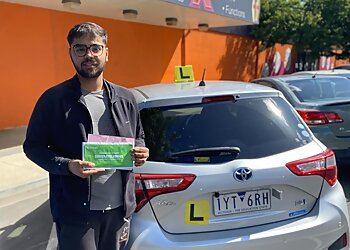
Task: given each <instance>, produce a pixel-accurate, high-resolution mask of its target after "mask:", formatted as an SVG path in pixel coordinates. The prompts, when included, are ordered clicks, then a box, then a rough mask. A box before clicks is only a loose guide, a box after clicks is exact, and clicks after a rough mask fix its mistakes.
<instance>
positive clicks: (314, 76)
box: [312, 71, 317, 79]
mask: <svg viewBox="0 0 350 250" xmlns="http://www.w3.org/2000/svg"><path fill="white" fill-rule="evenodd" d="M316 75H317V71H316V72H315V74H314V75H313V76H312V79H314V78H316Z"/></svg>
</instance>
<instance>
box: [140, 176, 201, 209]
mask: <svg viewBox="0 0 350 250" xmlns="http://www.w3.org/2000/svg"><path fill="white" fill-rule="evenodd" d="M195 178H196V176H195V175H192V174H138V175H135V179H136V185H135V194H136V203H137V207H136V210H135V211H136V212H137V211H139V210H140V209H141V208H142V207H143V206H144V205H145V204H146V203H147V200H148V199H150V200H151V199H152V198H153V197H155V196H157V195H160V194H165V193H171V192H178V191H181V190H185V189H186V188H188V187H189V186H190V185H191V183H192V182H193V181H194V179H195ZM141 180H142V181H143V182H144V184H145V188H146V191H147V194H145V192H144V188H143V184H142V182H141Z"/></svg>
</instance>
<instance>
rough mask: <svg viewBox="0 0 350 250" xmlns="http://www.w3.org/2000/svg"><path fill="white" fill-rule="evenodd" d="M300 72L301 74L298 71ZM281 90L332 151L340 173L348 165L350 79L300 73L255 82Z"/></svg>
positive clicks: (349, 157)
mask: <svg viewBox="0 0 350 250" xmlns="http://www.w3.org/2000/svg"><path fill="white" fill-rule="evenodd" d="M301 73H302V72H301ZM253 82H254V83H257V84H260V85H264V86H268V87H272V88H274V89H277V90H279V91H281V92H282V93H283V94H284V96H285V97H286V98H287V100H288V101H289V102H290V103H291V104H292V106H293V107H295V109H296V110H297V111H298V113H299V114H300V115H301V117H302V118H303V119H304V121H305V122H306V123H307V125H308V126H309V127H310V129H311V130H312V132H313V134H314V135H315V136H316V137H317V138H318V139H319V140H320V141H321V142H323V143H324V144H325V145H326V146H327V147H329V148H331V149H332V150H333V151H334V152H335V154H336V158H337V162H338V167H339V169H340V170H341V171H344V173H345V170H346V168H347V169H349V162H350V79H348V78H346V77H340V76H335V75H321V74H316V75H315V74H299V75H295V74H292V75H284V76H274V77H264V78H260V79H256V80H254V81H253Z"/></svg>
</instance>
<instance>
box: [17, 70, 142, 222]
mask: <svg viewBox="0 0 350 250" xmlns="http://www.w3.org/2000/svg"><path fill="white" fill-rule="evenodd" d="M104 87H105V90H106V91H107V93H108V97H109V101H110V105H111V106H110V108H111V112H112V119H113V122H114V125H115V129H116V132H117V135H119V136H123V137H131V138H135V145H136V146H144V132H143V129H142V126H141V121H140V116H139V112H138V108H137V104H136V102H135V98H134V97H133V95H132V93H131V92H130V90H128V89H126V88H123V87H120V86H117V85H114V84H112V83H109V82H108V81H106V80H104ZM89 133H92V121H91V116H90V113H89V111H88V109H87V107H86V104H85V101H84V98H83V96H82V93H81V90H80V83H79V79H78V77H77V76H74V77H73V78H71V79H69V80H67V81H65V82H63V83H61V84H59V85H57V86H54V87H52V88H50V89H48V90H47V91H46V92H45V93H44V94H43V95H42V96H41V97H40V98H39V100H38V102H37V104H36V106H35V108H34V111H33V113H32V116H31V118H30V122H29V125H28V129H27V136H26V140H25V142H24V145H23V149H24V152H25V154H26V155H27V157H28V158H29V159H31V160H32V161H33V162H34V163H36V164H37V165H39V166H40V167H42V168H44V169H45V170H47V171H48V172H49V175H50V205H51V213H52V215H53V219H54V221H56V222H76V223H85V221H86V218H87V216H88V215H89V211H90V210H89V207H90V204H89V200H90V190H89V178H87V179H83V178H80V177H78V176H76V175H74V174H72V173H71V172H70V171H69V170H68V161H69V160H70V159H82V142H85V141H87V135H88V134H89ZM121 172H122V176H123V187H124V188H125V194H124V207H125V213H126V214H125V217H129V216H130V215H131V214H132V213H133V211H134V209H135V207H136V202H135V194H134V189H135V179H134V175H133V173H131V172H129V171H121Z"/></svg>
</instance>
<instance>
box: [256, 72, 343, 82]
mask: <svg viewBox="0 0 350 250" xmlns="http://www.w3.org/2000/svg"><path fill="white" fill-rule="evenodd" d="M316 77H317V78H321V79H322V78H324V79H326V78H343V79H344V78H345V77H343V76H339V75H318V74H316ZM312 78H314V74H300V75H299V74H290V75H279V76H269V77H263V78H259V79H256V80H264V79H265V80H279V81H281V82H286V81H296V80H308V79H312ZM256 80H253V81H256Z"/></svg>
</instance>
